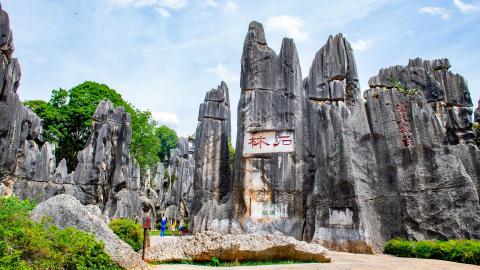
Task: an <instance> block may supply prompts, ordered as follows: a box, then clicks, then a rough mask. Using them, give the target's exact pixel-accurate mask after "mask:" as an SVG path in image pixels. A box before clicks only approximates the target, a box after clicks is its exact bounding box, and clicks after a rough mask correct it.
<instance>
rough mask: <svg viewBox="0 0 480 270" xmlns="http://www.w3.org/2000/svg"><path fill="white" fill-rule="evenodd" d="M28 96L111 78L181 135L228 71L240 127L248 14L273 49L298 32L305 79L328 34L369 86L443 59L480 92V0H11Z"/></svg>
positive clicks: (23, 91) (6, 4)
mask: <svg viewBox="0 0 480 270" xmlns="http://www.w3.org/2000/svg"><path fill="white" fill-rule="evenodd" d="M1 3H2V7H3V9H5V10H6V11H7V12H8V13H9V14H10V20H11V27H12V29H13V34H14V43H15V57H17V58H19V61H20V64H21V67H22V80H21V84H20V90H19V94H20V97H21V99H22V100H27V99H44V100H48V99H49V96H50V93H51V90H52V89H54V88H59V87H62V88H66V89H70V88H71V87H73V86H75V85H77V84H79V83H82V82H83V81H86V80H92V81H97V82H101V83H105V84H107V85H109V86H110V87H112V88H114V89H116V90H117V91H118V92H120V93H121V94H122V96H123V97H124V98H125V99H126V100H128V101H130V102H131V103H132V104H134V105H135V106H136V107H137V108H140V109H149V110H150V111H152V113H153V114H154V116H155V118H156V119H157V120H158V121H160V122H162V123H166V124H168V125H170V126H172V127H174V128H175V129H176V130H177V131H178V133H179V134H180V135H187V134H191V133H193V132H194V131H195V128H196V125H197V114H198V106H199V104H200V102H202V101H203V98H204V95H205V92H206V91H208V90H210V89H211V88H214V87H216V86H217V85H218V84H219V83H220V81H221V80H225V81H226V82H227V84H228V86H229V88H230V95H231V100H232V112H233V113H232V116H233V119H232V121H233V122H232V123H233V124H232V128H233V129H234V130H233V132H234V133H233V134H235V132H236V130H235V126H236V125H235V123H236V105H237V103H238V99H239V96H240V87H239V77H240V57H241V53H242V47H243V40H244V37H245V34H246V31H247V28H248V23H249V22H250V21H252V20H257V21H259V22H262V23H263V24H264V26H265V28H266V35H267V41H268V44H269V46H270V47H271V48H273V49H274V50H276V51H277V52H278V51H279V49H280V44H281V39H282V38H283V37H284V36H287V37H291V38H294V40H295V42H296V45H297V49H298V52H299V57H300V62H301V65H302V74H303V76H304V77H305V76H306V75H307V73H308V69H309V68H310V64H311V62H312V60H313V57H314V55H315V52H316V51H317V50H318V49H319V48H320V47H321V46H323V44H324V43H325V42H326V40H327V38H328V36H329V35H331V34H332V35H333V34H336V33H339V32H341V33H343V34H344V35H346V36H347V38H348V40H349V41H350V42H351V43H352V45H353V47H354V51H355V57H356V61H357V67H358V72H359V76H360V79H361V87H362V90H365V89H367V88H368V86H367V81H368V78H369V77H370V76H373V75H375V74H376V73H377V72H378V70H379V69H380V68H382V67H389V66H392V65H397V64H402V65H405V64H406V63H407V62H408V59H409V58H414V57H417V56H418V57H422V58H424V59H434V58H442V57H447V58H449V59H450V61H451V63H452V65H453V68H452V70H453V71H454V72H458V73H460V74H462V75H463V76H464V77H465V78H466V79H467V81H468V83H469V87H470V92H471V94H472V97H473V99H474V103H475V104H477V101H478V99H479V98H480V65H479V61H480V27H479V25H480V0H437V1H427V0H408V1H407V0H404V1H401V0H391V1H387V0H362V1H358V0H337V1H320V0H316V1H314V0H310V1H309V0H307V1H278V0H274V1H271V0H255V1H240V0H196V1H193V0H3V1H1Z"/></svg>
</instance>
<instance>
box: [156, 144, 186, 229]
mask: <svg viewBox="0 0 480 270" xmlns="http://www.w3.org/2000/svg"><path fill="white" fill-rule="evenodd" d="M190 145H191V143H190V142H189V141H188V140H187V139H186V138H183V137H180V138H179V143H178V146H177V148H174V149H171V150H170V159H169V160H168V162H167V163H166V164H167V166H166V167H164V164H163V163H158V164H157V168H156V173H155V181H154V182H155V190H156V192H157V194H158V199H157V203H156V207H157V212H158V214H159V217H160V216H161V215H162V214H165V216H166V217H167V218H168V219H170V220H184V221H185V222H186V221H187V220H188V219H189V218H190V216H191V211H192V204H193V198H194V191H193V178H194V170H195V161H194V159H193V153H191V152H192V150H191V146H190Z"/></svg>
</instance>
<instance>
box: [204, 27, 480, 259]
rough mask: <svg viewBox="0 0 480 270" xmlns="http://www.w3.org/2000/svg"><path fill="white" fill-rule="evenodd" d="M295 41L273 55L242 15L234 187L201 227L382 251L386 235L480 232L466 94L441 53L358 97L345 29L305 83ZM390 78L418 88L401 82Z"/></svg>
mask: <svg viewBox="0 0 480 270" xmlns="http://www.w3.org/2000/svg"><path fill="white" fill-rule="evenodd" d="M294 48H295V46H294V45H293V42H292V41H291V40H289V39H284V41H283V44H282V51H281V52H280V55H279V56H277V55H276V54H275V52H273V50H271V49H270V48H268V46H267V42H266V39H265V36H264V31H263V28H262V26H261V24H259V23H257V22H252V23H251V24H250V26H249V31H248V33H247V37H246V39H245V45H244V52H243V56H242V61H241V64H242V78H241V88H242V93H241V97H240V101H239V106H238V128H237V130H238V134H237V147H236V157H235V172H234V179H233V185H232V189H231V190H230V192H229V193H227V194H228V195H227V196H226V197H225V199H224V200H223V201H221V202H208V203H204V205H203V208H204V209H206V210H205V214H204V216H208V217H209V220H212V222H208V223H207V224H208V225H207V226H203V224H202V225H201V226H200V227H199V228H198V230H200V231H201V230H215V231H218V232H222V233H225V232H234V233H251V232H263V233H264V232H273V231H279V232H282V233H284V234H286V235H290V236H294V237H296V238H297V239H303V240H307V241H312V242H316V243H321V244H322V245H324V246H327V247H329V248H332V249H337V250H347V251H353V252H379V251H381V250H382V247H383V244H384V243H385V241H386V240H388V239H390V238H392V237H406V238H409V239H417V240H423V239H449V238H477V239H478V238H480V221H479V220H480V204H479V194H480V192H479V190H480V189H479V186H480V184H479V183H480V151H479V150H478V148H477V147H476V146H475V145H473V144H470V142H471V134H473V133H472V123H471V119H470V118H471V114H472V109H471V108H470V107H471V106H472V104H471V99H470V95H469V92H468V88H467V85H466V83H465V80H464V79H463V77H461V76H460V75H458V74H453V73H452V72H450V71H448V68H449V67H450V63H449V61H448V60H447V59H440V60H434V61H423V60H421V59H414V60H411V61H410V63H409V65H408V66H406V67H402V66H395V67H392V68H388V69H382V70H380V72H379V75H377V76H375V77H372V78H371V79H370V81H369V84H370V87H371V89H369V90H367V91H365V93H364V99H365V100H366V101H364V100H363V99H362V96H361V94H360V86H359V83H358V81H359V80H358V75H357V71H356V64H355V59H354V56H353V51H352V49H351V46H350V44H349V42H348V41H347V40H346V39H345V38H344V37H343V36H342V35H341V34H339V35H336V36H330V37H329V39H328V41H327V43H326V45H325V46H323V47H322V48H321V49H320V50H319V51H318V53H317V54H316V55H315V59H314V61H313V63H312V66H311V68H310V72H309V76H308V77H307V78H306V79H304V80H303V83H302V82H301V73H300V68H299V65H298V59H297V56H296V55H297V54H296V51H295V49H294ZM392 77H393V78H395V79H397V80H398V81H399V82H400V83H401V84H402V85H403V86H404V87H405V88H410V89H412V88H417V89H419V90H420V91H419V92H418V93H413V94H408V93H402V92H401V91H400V90H402V89H395V88H394V85H393V83H392V81H391V78H392ZM230 212H233V213H234V215H233V216H231V215H228V214H226V213H230ZM197 224H198V223H196V224H195V225H196V226H197ZM195 230H197V228H195Z"/></svg>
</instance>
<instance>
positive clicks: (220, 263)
mask: <svg viewBox="0 0 480 270" xmlns="http://www.w3.org/2000/svg"><path fill="white" fill-rule="evenodd" d="M297 263H318V262H316V261H294V260H269V261H233V262H225V261H220V260H219V259H218V258H216V257H213V258H212V260H211V261H209V262H199V261H180V262H153V263H151V264H156V265H161V264H188V265H200V266H213V267H233V266H257V265H276V264H297Z"/></svg>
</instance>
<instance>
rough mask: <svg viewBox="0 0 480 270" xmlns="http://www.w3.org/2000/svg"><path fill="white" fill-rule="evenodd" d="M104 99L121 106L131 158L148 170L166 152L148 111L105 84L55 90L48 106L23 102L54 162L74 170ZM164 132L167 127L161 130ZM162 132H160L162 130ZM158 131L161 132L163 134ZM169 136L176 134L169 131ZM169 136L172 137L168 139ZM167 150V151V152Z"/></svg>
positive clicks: (89, 83) (46, 104)
mask: <svg viewBox="0 0 480 270" xmlns="http://www.w3.org/2000/svg"><path fill="white" fill-rule="evenodd" d="M105 99H108V100H110V101H111V102H112V103H113V104H114V105H115V106H122V107H123V108H124V109H125V111H126V112H128V113H130V116H131V126H132V143H131V148H132V155H133V157H134V158H135V159H136V160H137V161H138V162H139V164H140V166H141V167H142V168H146V167H151V166H153V165H154V164H155V163H157V162H158V161H159V160H160V159H161V158H163V156H161V155H159V152H161V151H162V150H163V149H166V150H163V151H167V152H168V151H170V148H173V147H175V146H176V143H178V139H177V140H176V141H175V145H173V146H171V145H172V143H171V142H169V143H168V144H167V147H165V146H164V145H162V143H163V141H162V140H161V138H159V136H158V134H159V131H158V130H159V129H160V128H161V127H160V128H157V127H156V122H155V121H154V120H153V118H152V114H151V113H150V112H149V111H141V110H138V109H136V108H135V107H134V106H133V105H131V104H130V103H128V102H127V101H125V100H124V99H123V98H122V96H121V95H120V94H119V93H118V92H117V91H115V90H114V89H111V88H110V87H108V86H107V85H105V84H99V83H96V82H88V81H87V82H84V83H82V84H80V85H77V86H75V87H73V88H72V89H70V90H65V89H56V90H53V91H52V96H51V98H50V100H49V101H48V102H45V101H42V100H29V101H25V102H24V105H26V106H28V107H30V108H31V109H32V110H33V111H34V112H35V113H36V114H37V115H38V116H40V118H42V119H43V127H44V133H43V136H44V138H45V139H46V140H47V141H50V142H55V143H56V144H57V149H56V152H55V155H56V159H57V161H60V160H62V159H63V158H65V159H66V161H67V166H68V168H69V170H74V169H75V166H76V164H77V152H78V151H80V150H82V149H83V147H84V146H85V143H86V142H87V140H88V136H89V135H90V132H91V127H92V121H93V119H92V115H93V114H94V112H95V109H96V108H97V105H98V103H99V102H100V101H102V100H105ZM165 128H168V127H165ZM165 128H163V129H165ZM163 129H162V130H163ZM169 132H170V134H172V133H173V134H174V135H175V138H176V136H177V135H176V133H175V131H174V130H169ZM170 136H173V135H170ZM168 147H170V148H168Z"/></svg>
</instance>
